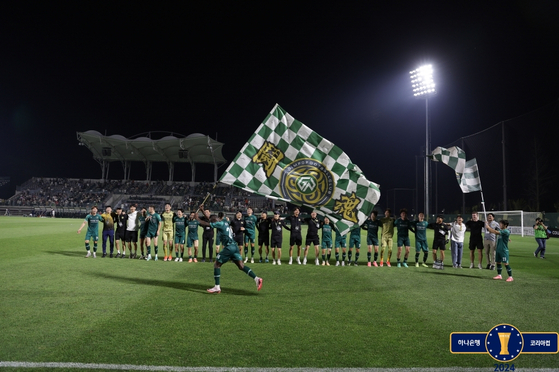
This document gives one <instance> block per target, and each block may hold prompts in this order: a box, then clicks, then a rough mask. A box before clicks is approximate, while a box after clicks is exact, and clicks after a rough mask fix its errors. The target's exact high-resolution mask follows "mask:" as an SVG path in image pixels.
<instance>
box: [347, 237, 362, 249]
mask: <svg viewBox="0 0 559 372" xmlns="http://www.w3.org/2000/svg"><path fill="white" fill-rule="evenodd" d="M353 247H355V248H357V249H359V248H361V239H360V237H359V238H351V237H350V238H349V249H351V248H353Z"/></svg>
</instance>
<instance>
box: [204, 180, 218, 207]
mask: <svg viewBox="0 0 559 372" xmlns="http://www.w3.org/2000/svg"><path fill="white" fill-rule="evenodd" d="M216 187H217V182H216V183H214V187H212V190H211V191H214V190H215V188H216ZM211 191H208V194H207V195H206V197H205V198H204V201H203V202H202V205H204V204H206V200H208V198H209V197H210V195H211V193H212V192H211Z"/></svg>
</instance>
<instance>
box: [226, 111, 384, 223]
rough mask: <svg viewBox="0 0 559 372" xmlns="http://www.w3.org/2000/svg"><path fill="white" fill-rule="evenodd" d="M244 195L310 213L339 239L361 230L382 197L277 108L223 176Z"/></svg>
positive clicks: (339, 154) (338, 153) (341, 155)
mask: <svg viewBox="0 0 559 372" xmlns="http://www.w3.org/2000/svg"><path fill="white" fill-rule="evenodd" d="M220 181H221V182H223V183H226V184H230V185H233V186H236V187H239V188H241V189H243V190H246V191H249V192H253V193H256V194H259V195H263V196H266V197H268V198H272V199H278V200H284V201H288V202H290V203H293V204H296V205H304V206H308V207H311V208H313V209H314V210H315V211H316V212H318V213H320V214H323V215H328V217H329V218H330V219H331V220H332V222H334V223H335V224H336V226H337V227H338V229H339V230H340V232H341V233H342V234H345V233H347V232H348V231H349V229H350V228H351V227H353V225H355V224H359V225H361V224H362V223H363V222H364V221H365V220H366V219H367V217H368V216H369V215H370V213H371V212H372V210H373V208H374V206H375V204H376V203H377V202H378V199H379V198H380V190H379V186H378V185H377V184H375V183H373V182H370V181H369V180H367V178H365V176H364V175H363V173H362V172H361V170H360V169H359V167H358V166H357V165H355V164H353V163H352V162H351V159H350V158H349V157H348V156H347V155H346V153H345V152H343V151H342V150H341V149H340V148H339V147H337V146H336V145H334V144H333V143H332V142H330V141H328V140H327V139H325V138H323V137H322V136H320V135H319V134H318V133H316V132H314V131H313V130H312V129H310V128H309V127H307V126H306V125H304V124H303V123H301V122H300V121H298V120H296V119H295V118H293V117H292V116H291V115H289V114H288V113H287V112H286V111H285V110H283V109H282V108H281V107H280V106H279V105H276V106H275V107H274V108H273V109H272V111H271V112H270V114H269V115H268V116H267V117H266V119H265V120H264V122H263V123H262V124H261V125H260V126H259V127H258V128H257V129H256V132H255V133H254V134H253V135H252V136H251V138H250V139H249V140H248V142H247V143H246V144H245V145H244V146H243V148H242V149H241V151H240V152H239V154H238V155H237V157H236V158H235V160H234V161H233V162H232V163H231V164H230V165H229V167H228V168H227V170H226V171H225V172H224V174H223V175H222V176H221V179H220Z"/></svg>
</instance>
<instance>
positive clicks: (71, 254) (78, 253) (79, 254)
mask: <svg viewBox="0 0 559 372" xmlns="http://www.w3.org/2000/svg"><path fill="white" fill-rule="evenodd" d="M47 253H52V254H59V255H61V256H68V257H84V258H85V255H86V254H87V251H86V250H85V249H83V250H81V251H47Z"/></svg>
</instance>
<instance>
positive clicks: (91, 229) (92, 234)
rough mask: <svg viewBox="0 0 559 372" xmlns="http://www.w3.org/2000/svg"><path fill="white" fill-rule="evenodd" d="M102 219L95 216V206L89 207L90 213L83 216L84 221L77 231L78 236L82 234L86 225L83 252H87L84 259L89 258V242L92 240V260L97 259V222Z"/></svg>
mask: <svg viewBox="0 0 559 372" xmlns="http://www.w3.org/2000/svg"><path fill="white" fill-rule="evenodd" d="M103 221H104V219H103V217H101V216H100V215H98V214H97V206H95V205H94V206H93V207H91V213H89V214H88V215H87V216H85V220H84V221H83V223H82V225H81V226H80V228H79V229H78V234H79V233H81V232H82V229H83V227H84V226H85V225H86V224H87V233H86V234H85V250H86V251H87V255H86V256H85V257H86V258H88V257H90V256H91V252H90V250H89V249H90V248H89V240H90V239H92V240H93V258H95V257H97V255H96V253H97V242H98V241H99V222H103Z"/></svg>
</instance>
